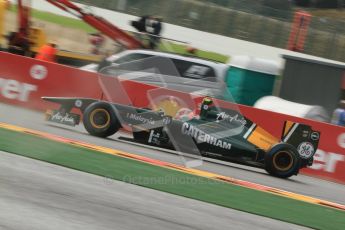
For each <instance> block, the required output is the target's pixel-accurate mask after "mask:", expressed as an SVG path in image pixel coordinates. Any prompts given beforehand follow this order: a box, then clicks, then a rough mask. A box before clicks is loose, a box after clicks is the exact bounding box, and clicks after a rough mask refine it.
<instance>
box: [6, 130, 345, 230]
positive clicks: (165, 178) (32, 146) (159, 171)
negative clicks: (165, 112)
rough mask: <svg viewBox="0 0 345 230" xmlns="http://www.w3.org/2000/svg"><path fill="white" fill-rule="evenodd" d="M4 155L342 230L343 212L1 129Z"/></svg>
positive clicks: (316, 227)
mask: <svg viewBox="0 0 345 230" xmlns="http://www.w3.org/2000/svg"><path fill="white" fill-rule="evenodd" d="M0 149H1V150H3V151H7V152H10V153H14V154H18V155H22V156H25V157H30V158H34V159H38V160H42V161H46V162H49V163H53V164H57V165H61V166H65V167H69V168H73V169H76V170H80V171H84V172H88V173H92V174H96V175H99V176H104V177H108V178H112V179H115V180H120V181H124V182H128V183H133V184H136V185H140V186H144V187H147V188H151V189H156V190H160V191H164V192H168V193H172V194H176V195H180V196H184V197H188V198H192V199H196V200H200V201H204V202H208V203H212V204H216V205H221V206H224V207H229V208H233V209H237V210H241V211H245V212H249V213H254V214H258V215H261V216H266V217H270V218H274V219H278V220H282V221H286V222H290V223H295V224H299V225H303V226H307V227H311V228H315V229H325V230H326V229H327V230H340V229H343V227H344V226H345V212H343V211H339V210H335V209H332V208H327V207H323V206H319V205H314V204H309V203H305V202H301V201H297V200H292V199H288V198H285V197H280V196H276V195H272V194H269V193H265V192H260V191H256V190H252V189H248V188H244V187H240V186H236V185H232V184H227V183H224V182H220V181H215V180H210V179H207V178H203V177H199V176H194V175H189V174H185V173H182V172H179V171H175V170H171V169H167V168H162V167H158V166H154V165H150V164H147V163H143V162H139V161H135V160H131V159H126V158H122V157H119V156H114V155H109V154H103V153H100V152H97V151H94V150H90V149H85V148H80V147H76V146H73V145H69V144H65V143H59V142H56V141H52V140H48V139H45V138H41V137H37V136H34V135H30V134H25V133H19V132H14V131H9V130H6V129H2V128H0Z"/></svg>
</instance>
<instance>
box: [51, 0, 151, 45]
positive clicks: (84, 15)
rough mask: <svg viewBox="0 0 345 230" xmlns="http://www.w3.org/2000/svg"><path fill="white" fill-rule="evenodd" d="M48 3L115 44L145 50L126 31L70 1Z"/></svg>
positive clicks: (53, 0) (57, 0)
mask: <svg viewBox="0 0 345 230" xmlns="http://www.w3.org/2000/svg"><path fill="white" fill-rule="evenodd" d="M46 1H47V2H49V3H51V4H53V5H55V6H56V7H58V8H60V9H62V10H64V11H66V12H68V13H70V14H72V15H74V16H76V17H78V18H79V19H81V20H83V21H84V22H86V23H87V24H89V25H90V26H92V27H94V28H95V29H97V30H98V31H100V32H102V33H103V34H105V35H106V36H108V37H109V38H111V39H112V40H114V41H115V42H117V43H119V44H121V45H122V46H124V47H126V48H127V49H138V48H144V47H145V46H144V44H143V43H142V42H141V41H139V40H137V39H136V38H134V37H133V36H131V35H129V34H128V33H126V32H125V31H123V30H121V29H120V28H118V27H116V26H115V25H113V24H112V23H110V22H109V21H107V20H106V19H104V18H102V17H99V16H96V15H94V14H92V13H90V12H86V11H84V10H83V9H82V8H80V7H79V6H77V5H76V4H74V3H72V2H70V1H69V0H46Z"/></svg>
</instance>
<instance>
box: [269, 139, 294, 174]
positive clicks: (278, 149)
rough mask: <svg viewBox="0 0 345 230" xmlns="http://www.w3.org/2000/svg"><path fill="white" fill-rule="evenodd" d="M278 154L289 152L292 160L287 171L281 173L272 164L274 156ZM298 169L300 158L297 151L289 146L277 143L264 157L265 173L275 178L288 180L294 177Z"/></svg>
mask: <svg viewBox="0 0 345 230" xmlns="http://www.w3.org/2000/svg"><path fill="white" fill-rule="evenodd" d="M280 152H289V153H290V154H291V157H292V158H293V163H292V165H291V166H290V167H289V169H287V170H284V171H281V170H279V169H278V168H276V167H275V165H274V163H273V159H274V156H275V155H276V154H278V153H280ZM299 167H300V157H299V154H298V152H297V150H296V149H295V148H294V147H293V146H292V145H290V144H287V143H279V144H277V145H275V146H273V147H272V148H271V150H270V151H268V152H267V153H266V157H265V168H266V171H267V172H268V173H269V174H271V175H273V176H276V177H280V178H288V177H291V176H293V175H296V174H297V173H298V171H299Z"/></svg>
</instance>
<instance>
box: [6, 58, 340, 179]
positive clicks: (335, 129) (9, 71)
mask: <svg viewBox="0 0 345 230" xmlns="http://www.w3.org/2000/svg"><path fill="white" fill-rule="evenodd" d="M121 84H122V87H123V89H124V90H125V91H126V93H127V95H128V97H129V99H130V101H131V102H132V104H133V105H134V106H137V107H157V106H159V107H164V106H165V105H166V104H170V107H169V109H170V110H171V111H170V112H173V113H177V112H178V111H179V110H180V109H181V108H190V109H192V110H195V109H196V108H198V105H199V103H200V102H201V97H200V96H193V95H189V94H186V93H182V92H177V91H174V90H169V89H164V88H163V89H162V88H158V87H156V86H152V85H145V84H142V83H138V82H134V81H121ZM42 96H51V97H85V98H102V97H104V95H103V92H102V89H101V87H100V84H99V79H98V75H97V74H96V73H91V72H87V71H83V70H79V69H76V68H71V67H67V66H63V65H58V64H53V63H47V62H42V61H38V60H35V59H31V58H26V57H21V56H16V55H12V54H8V53H4V52H0V102H2V103H8V104H13V105H17V106H20V107H26V108H30V109H36V110H45V109H47V108H51V107H52V105H51V104H50V103H48V102H45V101H43V100H41V97H42ZM216 103H218V104H219V105H220V106H223V107H229V106H236V107H237V106H238V108H239V109H240V111H241V112H242V114H243V115H245V116H246V117H248V118H249V119H251V120H253V121H254V122H255V123H257V124H258V125H260V126H262V127H263V128H264V129H266V130H267V131H268V132H270V133H271V134H273V135H274V136H276V137H277V138H280V135H281V130H282V129H283V124H284V121H286V120H290V121H294V122H299V123H304V124H308V125H311V126H312V127H313V129H314V130H318V131H320V132H321V140H320V144H319V149H318V151H317V153H316V155H315V157H314V159H315V161H314V164H313V166H312V167H310V168H308V169H304V170H303V171H302V173H304V174H307V175H310V176H315V177H319V178H323V179H327V180H331V181H335V182H340V183H345V128H343V127H339V126H334V125H330V124H327V123H321V122H316V121H311V120H306V119H301V118H297V117H292V116H288V115H283V114H279V113H274V112H270V111H265V110H260V109H255V108H252V107H248V106H243V105H234V104H229V103H228V102H224V101H216ZM171 105H173V106H171Z"/></svg>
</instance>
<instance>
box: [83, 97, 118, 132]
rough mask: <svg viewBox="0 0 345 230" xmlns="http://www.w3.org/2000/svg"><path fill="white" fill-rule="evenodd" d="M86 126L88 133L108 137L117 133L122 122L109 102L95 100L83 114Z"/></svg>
mask: <svg viewBox="0 0 345 230" xmlns="http://www.w3.org/2000/svg"><path fill="white" fill-rule="evenodd" d="M83 123H84V127H85V129H86V130H87V132H88V133H90V134H91V135H93V136H97V137H108V136H111V135H113V134H114V133H116V132H117V131H118V130H119V129H120V128H121V124H120V122H119V120H118V119H117V117H116V114H115V112H114V110H113V108H112V106H111V105H110V104H109V103H106V102H94V103H92V104H91V105H89V106H88V107H87V108H86V109H85V111H84V114H83Z"/></svg>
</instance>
